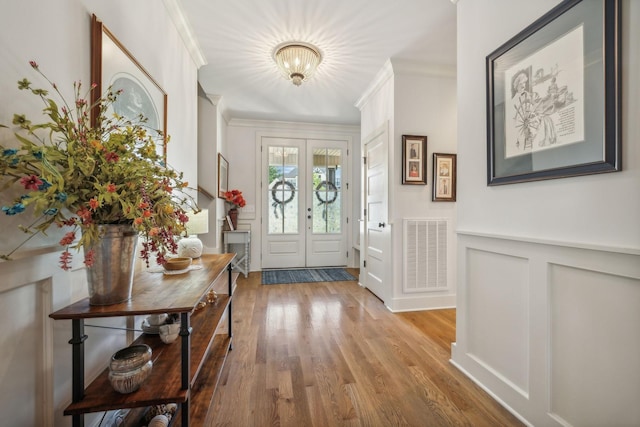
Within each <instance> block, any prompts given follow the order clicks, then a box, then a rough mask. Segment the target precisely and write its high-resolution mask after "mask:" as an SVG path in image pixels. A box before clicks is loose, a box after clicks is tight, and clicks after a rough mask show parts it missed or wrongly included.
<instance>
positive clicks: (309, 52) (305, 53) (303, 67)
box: [273, 42, 322, 86]
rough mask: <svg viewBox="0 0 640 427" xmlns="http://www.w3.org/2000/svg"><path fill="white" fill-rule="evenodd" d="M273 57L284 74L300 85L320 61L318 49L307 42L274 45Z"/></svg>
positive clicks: (311, 73) (313, 71)
mask: <svg viewBox="0 0 640 427" xmlns="http://www.w3.org/2000/svg"><path fill="white" fill-rule="evenodd" d="M273 58H274V60H275V61H276V64H278V68H280V71H281V72H282V74H284V76H285V77H286V78H287V79H289V80H291V81H292V82H293V84H294V85H296V86H300V85H301V84H302V82H303V81H304V80H308V79H309V78H310V77H311V76H312V75H313V73H315V71H316V68H318V65H319V64H320V62H321V61H322V56H321V55H320V51H319V50H318V48H316V47H315V46H312V45H310V44H307V43H300V42H295V43H286V44H284V45H280V46H278V47H276V49H275V50H274V52H273Z"/></svg>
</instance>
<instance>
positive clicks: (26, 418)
mask: <svg viewBox="0 0 640 427" xmlns="http://www.w3.org/2000/svg"><path fill="white" fill-rule="evenodd" d="M45 287H46V288H50V283H43V284H41V285H40V286H39V284H37V283H28V284H24V285H23V286H20V287H17V288H14V289H11V290H8V291H5V292H3V293H1V294H0V312H1V313H3V319H4V321H3V327H2V328H0V360H1V361H2V362H0V395H2V396H3V398H2V399H0V413H2V414H7V417H8V418H7V420H9V419H10V420H11V421H12V422H15V423H16V424H14V425H51V424H52V423H51V420H52V417H51V416H52V415H53V411H51V410H50V409H49V410H47V409H45V407H43V406H42V402H43V401H47V402H48V403H49V404H51V389H50V385H51V381H50V380H49V379H48V378H46V377H45V376H42V373H43V372H45V370H44V366H45V364H46V359H47V358H48V356H49V354H50V353H51V350H50V349H49V350H47V349H46V348H44V344H45V343H47V342H49V340H50V336H51V331H50V330H49V329H48V328H47V323H45V322H43V318H42V316H41V313H42V311H41V310H39V308H40V307H39V306H42V305H47V303H46V301H43V298H42V293H44V294H47V293H48V292H47V290H48V289H47V290H45V289H44V288H45ZM41 290H42V291H44V292H42V293H41ZM9 396H11V398H8V397H9ZM17 402H20V403H19V404H16V403H17ZM49 406H50V405H49ZM0 424H2V423H0Z"/></svg>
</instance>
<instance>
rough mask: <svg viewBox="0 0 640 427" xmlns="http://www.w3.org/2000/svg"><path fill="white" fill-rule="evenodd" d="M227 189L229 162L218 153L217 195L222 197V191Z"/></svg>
mask: <svg viewBox="0 0 640 427" xmlns="http://www.w3.org/2000/svg"><path fill="white" fill-rule="evenodd" d="M227 191H229V162H227V159H225V158H224V157H223V156H222V154H220V153H218V197H219V198H221V199H224V193H226V192H227Z"/></svg>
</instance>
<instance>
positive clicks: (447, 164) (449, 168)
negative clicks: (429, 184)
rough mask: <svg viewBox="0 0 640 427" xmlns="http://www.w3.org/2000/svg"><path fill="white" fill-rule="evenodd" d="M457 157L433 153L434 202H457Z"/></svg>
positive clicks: (432, 198)
mask: <svg viewBox="0 0 640 427" xmlns="http://www.w3.org/2000/svg"><path fill="white" fill-rule="evenodd" d="M456 173H457V170H456V155H455V154H442V153H433V195H432V197H431V200H433V201H434V202H455V201H456Z"/></svg>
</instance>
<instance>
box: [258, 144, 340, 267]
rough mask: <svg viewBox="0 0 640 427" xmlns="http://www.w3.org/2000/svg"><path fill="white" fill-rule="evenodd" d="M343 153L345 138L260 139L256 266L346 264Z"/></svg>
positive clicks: (324, 265)
mask: <svg viewBox="0 0 640 427" xmlns="http://www.w3.org/2000/svg"><path fill="white" fill-rule="evenodd" d="M346 151H347V142H346V141H327V140H312V139H291V138H274V137H263V139H262V164H263V171H262V176H263V181H262V191H263V195H262V198H263V203H262V205H263V206H262V252H261V267H262V268H298V267H326V266H342V265H346V264H347V251H346V247H347V236H348V233H347V219H346V218H347V217H346V215H345V212H346V207H347V200H346V199H347V198H346V197H344V196H343V195H344V194H345V190H346V183H345V179H346V177H347V175H346V173H345V165H346V163H347V162H346V157H347V156H346ZM265 183H266V184H265Z"/></svg>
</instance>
